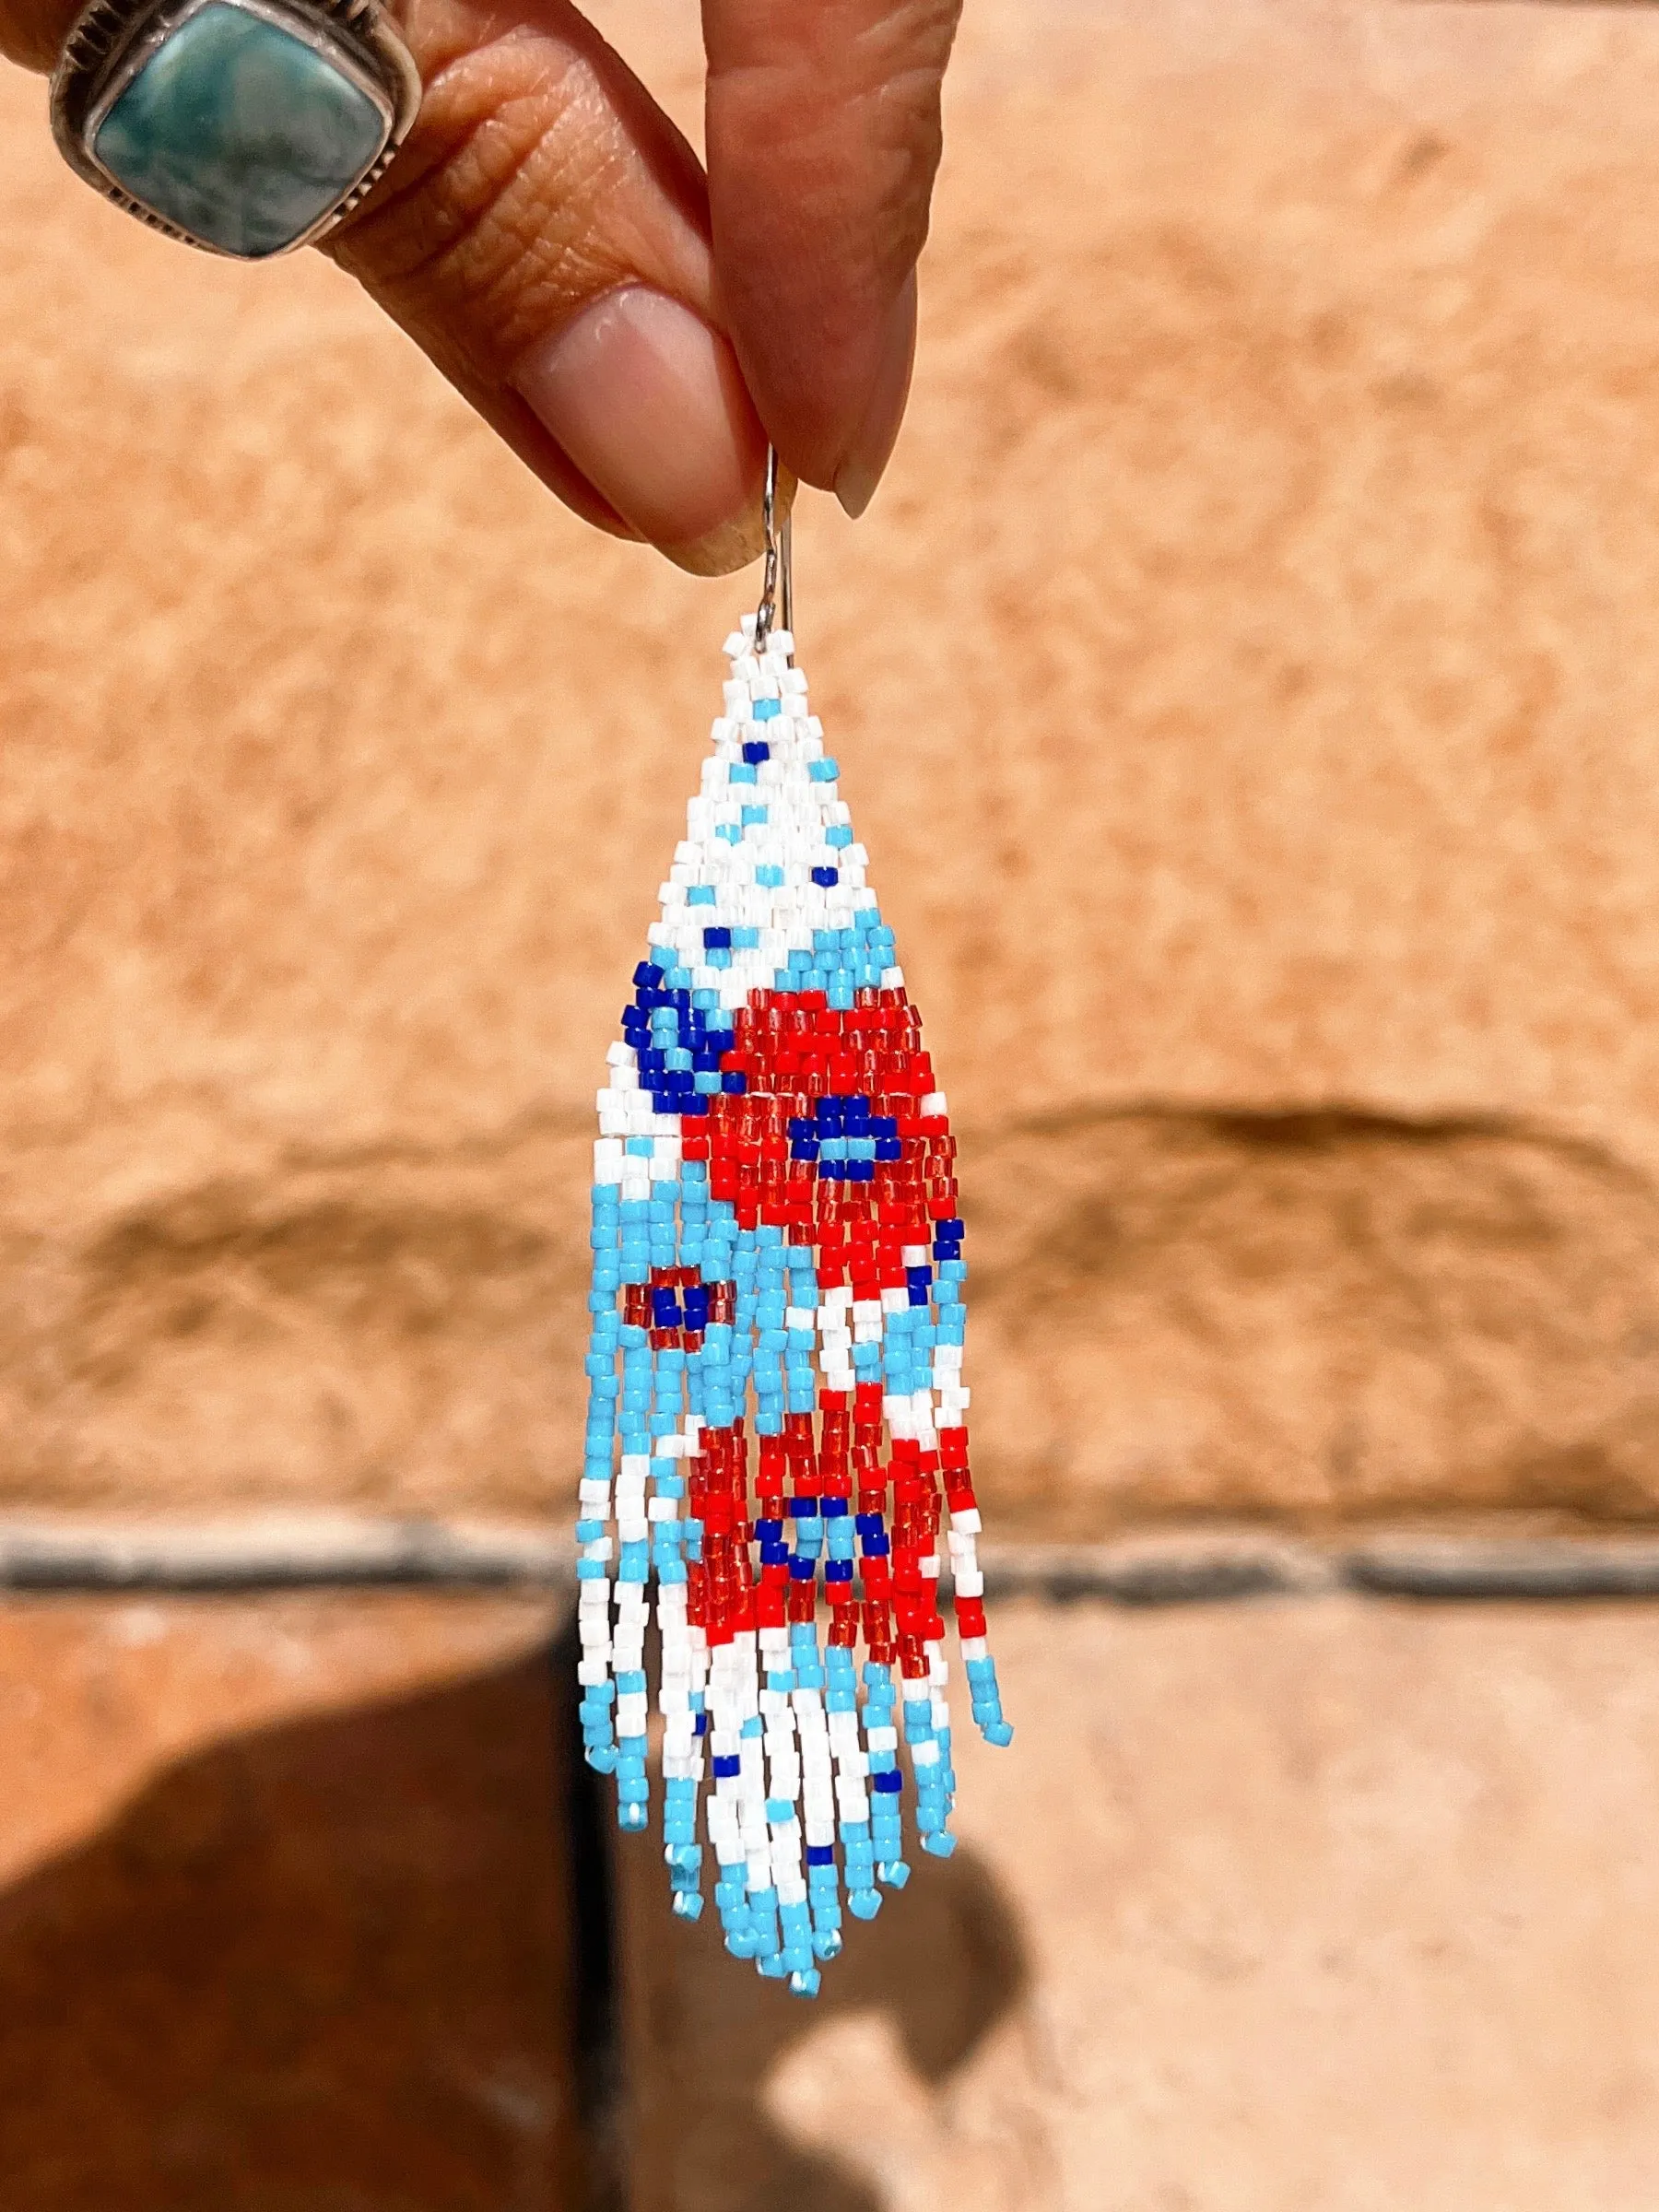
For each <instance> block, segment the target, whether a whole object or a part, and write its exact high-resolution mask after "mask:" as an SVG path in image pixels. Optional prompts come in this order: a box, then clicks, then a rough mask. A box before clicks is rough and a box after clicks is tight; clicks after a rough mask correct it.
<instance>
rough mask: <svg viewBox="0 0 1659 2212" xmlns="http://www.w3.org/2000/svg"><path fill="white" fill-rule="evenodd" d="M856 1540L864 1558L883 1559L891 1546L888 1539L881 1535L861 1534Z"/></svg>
mask: <svg viewBox="0 0 1659 2212" xmlns="http://www.w3.org/2000/svg"><path fill="white" fill-rule="evenodd" d="M858 1541H859V1548H860V1549H861V1550H862V1551H863V1553H864V1555H865V1559H886V1558H887V1556H888V1553H889V1552H890V1551H891V1550H892V1548H893V1547H892V1544H891V1542H890V1541H889V1539H888V1537H886V1536H882V1535H876V1536H861V1537H860V1538H859V1540H858Z"/></svg>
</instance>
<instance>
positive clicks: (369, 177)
mask: <svg viewBox="0 0 1659 2212" xmlns="http://www.w3.org/2000/svg"><path fill="white" fill-rule="evenodd" d="M419 109H420V76H419V72H418V70H417V69H416V66H415V63H414V59H413V57H412V55H411V54H410V53H409V50H408V48H407V47H406V45H405V44H404V41H403V39H402V37H401V35H400V33H399V32H398V30H397V29H396V28H395V26H394V24H393V23H392V21H391V19H390V18H389V17H388V16H387V15H386V14H385V13H384V11H383V10H382V8H381V7H380V6H377V5H376V0H91V6H88V8H87V9H86V10H85V12H84V13H83V14H82V15H81V16H80V18H78V20H77V21H76V25H75V28H74V29H73V30H72V31H71V32H70V34H69V40H68V43H67V44H66V45H65V48H64V52H63V56H62V58H61V60H60V61H59V63H58V65H57V69H56V71H55V72H54V74H53V79H52V128H53V136H54V137H55V138H56V139H57V142H58V146H59V147H60V149H61V150H62V152H63V154H64V157H65V159H66V160H67V161H68V163H69V166H70V167H71V168H72V169H73V170H74V171H76V174H77V175H79V176H82V177H84V178H85V179H86V181H87V182H88V184H90V185H92V186H93V187H94V188H95V189H96V190H97V191H99V192H101V193H102V194H103V195H104V197H105V198H106V199H108V200H112V201H113V202H114V203H115V205H116V206H118V207H124V208H125V209H126V211H127V213H128V214H129V215H135V216H137V217H138V218H139V220H140V221H141V222H146V223H148V224H150V225H151V226H152V228H154V229H158V230H163V231H165V232H166V233H167V235H168V236H169V237H170V238H177V239H182V240H183V241H185V242H186V243H187V244H189V245H193V246H201V247H204V248H205V249H206V251H207V252H208V253H226V254H229V255H231V256H232V257H233V258H234V259H236V260H239V261H263V260H265V259H266V258H267V257H268V256H270V255H271V254H273V253H289V252H291V251H292V249H293V248H294V247H296V246H302V245H305V244H307V243H308V242H309V241H311V240H312V239H314V238H320V237H321V236H322V234H323V233H324V231H325V230H327V229H330V228H331V227H332V226H333V225H334V224H335V223H337V222H338V221H339V220H340V218H342V216H345V215H347V214H348V213H349V212H350V210H351V209H352V208H353V207H355V206H357V205H358V203H359V200H361V199H362V197H363V195H364V194H366V193H367V192H368V191H369V190H370V188H371V186H372V185H373V184H374V183H376V182H378V180H379V179H380V178H381V177H382V176H383V175H384V174H385V172H386V171H387V169H388V168H389V167H390V166H391V163H392V160H393V157H394V155H395V154H396V152H397V149H398V147H399V146H401V145H402V143H403V141H404V139H405V138H406V137H407V135H408V134H409V130H410V128H411V126H412V125H413V124H414V121H415V118H416V116H417V114H418V112H419Z"/></svg>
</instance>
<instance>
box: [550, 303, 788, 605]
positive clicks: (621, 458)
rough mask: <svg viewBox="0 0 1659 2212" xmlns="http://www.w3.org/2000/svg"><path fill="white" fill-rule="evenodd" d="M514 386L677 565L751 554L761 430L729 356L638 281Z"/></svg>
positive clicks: (727, 565)
mask: <svg viewBox="0 0 1659 2212" xmlns="http://www.w3.org/2000/svg"><path fill="white" fill-rule="evenodd" d="M512 382H513V387H514V389H515V390H516V391H517V392H518V394H519V395H520V397H521V398H522V399H524V402H525V403H526V405H527V406H530V407H531V408H532V409H533V411H534V412H535V415H536V416H537V417H538V418H540V420H541V422H542V424H543V425H544V427H545V428H546V429H547V430H548V432H549V433H550V434H551V435H552V436H553V437H554V438H556V439H557V440H558V441H559V445H560V446H561V448H562V449H563V451H564V452H565V453H566V454H568V455H569V457H570V459H571V461H572V462H573V463H574V465H576V467H578V468H579V469H580V470H581V471H582V475H583V476H584V477H586V478H587V480H588V482H589V483H590V484H592V485H593V487H594V490H595V491H597V492H599V493H600V494H601V495H602V496H603V497H604V498H605V499H606V500H609V501H610V503H611V505H612V506H613V507H614V508H615V509H616V511H617V512H618V514H619V515H620V516H621V517H622V519H623V520H624V522H628V523H631V524H633V526H634V528H635V529H636V530H638V531H639V532H640V534H641V536H643V537H647V538H649V539H650V540H651V542H652V544H653V546H657V547H660V548H661V549H662V551H664V552H665V553H666V554H667V555H668V556H669V558H670V559H673V560H677V561H678V562H679V563H680V565H681V566H682V567H683V568H688V569H694V570H696V571H698V573H699V574H701V575H719V574H724V573H725V572H726V571H729V570H731V569H735V568H741V567H742V565H743V564H744V562H745V561H746V560H752V559H754V557H755V555H756V554H757V553H758V552H759V549H760V522H759V510H760V487H761V481H762V478H763V477H764V474H765V467H766V434H765V432H764V431H763V430H762V429H761V428H760V425H759V420H758V419H757V418H756V415H755V410H754V407H753V406H752V404H751V403H750V400H749V396H748V394H747V390H746V389H745V387H744V382H743V376H742V372H741V371H739V369H738V367H737V359H736V356H735V354H734V353H733V351H732V348H731V347H730V346H729V345H728V344H727V343H726V341H725V339H724V337H722V336H721V335H720V333H719V332H718V331H716V330H712V329H711V328H710V327H709V325H708V324H706V323H705V322H704V321H703V319H702V317H701V316H700V315H699V314H695V313H693V312H692V310H691V309H690V308H688V307H685V306H682V305H681V303H680V302H679V301H678V300H671V299H669V298H668V296H667V294H666V293H665V292H657V291H653V290H651V289H650V288H649V287H647V286H645V285H629V286H628V287H627V288H624V289H623V290H621V291H616V292H607V293H606V296H605V298H604V299H603V300H595V301H594V305H593V306H592V307H590V308H586V309H584V310H583V312H582V313H581V314H580V315H578V316H577V317H576V319H575V321H574V322H571V323H567V324H565V325H564V327H563V328H562V329H561V330H559V331H557V332H555V333H554V335H552V336H551V337H550V338H547V339H544V340H543V341H542V343H541V344H540V345H538V346H535V347H532V349H531V350H530V352H529V353H528V354H526V355H525V356H524V359H522V360H521V361H520V363H519V365H518V368H517V369H516V371H514V373H513V378H512Z"/></svg>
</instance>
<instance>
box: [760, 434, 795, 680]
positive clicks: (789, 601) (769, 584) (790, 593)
mask: <svg viewBox="0 0 1659 2212" xmlns="http://www.w3.org/2000/svg"><path fill="white" fill-rule="evenodd" d="M760 521H761V527H762V529H763V530H764V532H765V537H766V566H765V569H764V571H762V574H761V580H760V604H759V606H758V607H757V608H756V610H755V651H756V652H757V653H763V652H764V651H765V649H766V641H767V640H768V638H770V637H771V633H772V629H773V627H774V625H775V626H776V627H777V628H778V629H785V630H787V631H788V632H789V634H790V635H791V637H793V636H794V564H793V562H792V559H791V553H792V550H793V538H794V532H793V530H792V527H791V525H792V524H793V523H794V515H793V514H792V513H786V514H785V515H784V516H783V517H782V520H781V521H780V519H779V516H778V449H777V447H776V446H773V445H769V446H768V447H767V449H766V489H765V491H764V493H763V494H762V496H761V501H760Z"/></svg>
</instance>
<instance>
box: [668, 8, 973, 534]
mask: <svg viewBox="0 0 1659 2212" xmlns="http://www.w3.org/2000/svg"><path fill="white" fill-rule="evenodd" d="M959 12H960V0H702V15H703V40H704V43H705V45H706V47H707V50H708V57H709V85H708V165H709V199H710V213H711V218H712V228H713V241H714V268H715V282H716V286H717V288H718V296H719V300H720V304H721V310H722V314H723V316H724V320H725V323H726V325H727V328H728V329H729V331H730V334H731V337H732V341H733V344H734V345H735V347H736V351H737V358H738V359H739V361H740V362H741V364H742V367H743V371H744V376H745V379H746V381H747V384H748V387H749V390H750V392H751V394H753V396H754V399H755V403H756V406H757V407H758V408H759V414H760V418H761V420H762V421H763V422H764V424H765V425H766V428H767V430H768V432H769V433H770V435H771V440H772V442H773V443H774V444H775V445H776V446H777V448H778V451H779V453H780V454H781V455H782V459H783V460H784V461H785V462H786V463H787V464H788V465H789V466H790V467H791V468H793V469H794V472H795V474H796V475H797V476H799V477H804V478H805V479H806V482H807V483H809V484H818V485H822V486H825V487H833V488H834V489H835V491H836V493H837V495H838V496H839V498H840V499H841V504H842V505H843V506H844V507H846V508H847V509H848V510H849V512H853V513H854V514H856V513H859V512H862V511H863V509H864V507H865V505H867V503H868V501H869V499H870V496H871V494H872V493H873V492H874V490H875V488H876V483H877V479H878V477H880V474H881V471H882V469H883V467H884V466H885V465H886V463H887V458H888V452H889V450H890V448H891V445H892V442H893V440H894V438H895V437H896V436H897V434H898V429H899V420H900V416H901V414H902V413H903V409H904V401H905V395H906V393H907V391H908V389H909V383H910V363H911V355H912V349H913V346H914V340H915V282H914V271H915V265H916V258H917V256H918V254H919V253H921V250H922V246H923V243H924V241H925V239H926V236H927V218H928V205H929V201H930V199H931V197H932V193H933V182H934V176H935V171H937V168H938V163H939V152H940V135H941V134H940V115H939V92H940V85H941V82H942V80H943V77H944V75H945V65H946V63H947V60H948V59H949V55H950V47H951V41H952V40H953V38H954V37H955V34H956V25H957V18H958V16H959Z"/></svg>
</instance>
